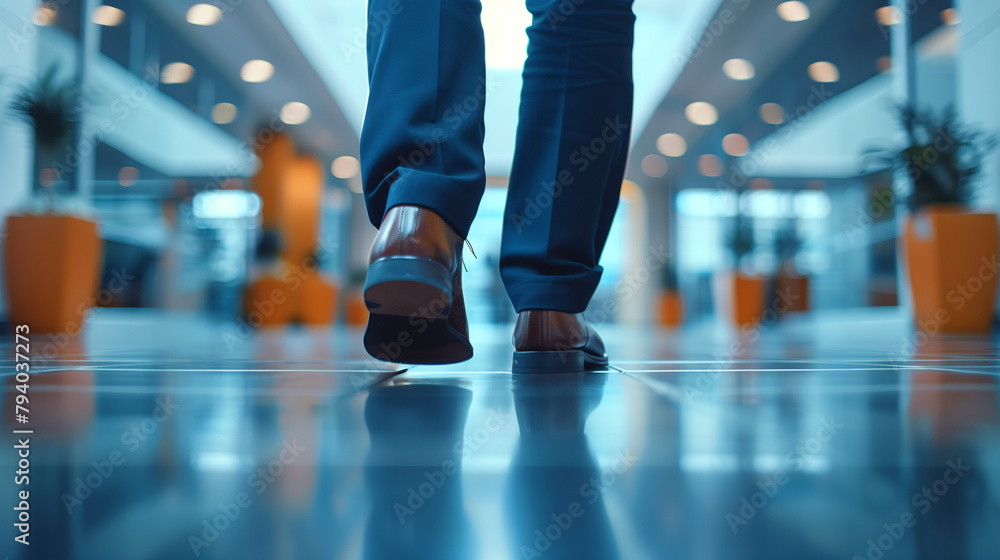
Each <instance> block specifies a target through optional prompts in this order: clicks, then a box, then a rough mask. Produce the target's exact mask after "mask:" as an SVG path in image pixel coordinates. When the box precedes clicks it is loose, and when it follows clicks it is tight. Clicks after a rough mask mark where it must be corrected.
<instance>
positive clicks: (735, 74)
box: [722, 58, 755, 81]
mask: <svg viewBox="0 0 1000 560" xmlns="http://www.w3.org/2000/svg"><path fill="white" fill-rule="evenodd" d="M722 71H723V72H725V74H726V75H727V76H729V77H730V78H732V79H734V80H740V81H742V80H749V79H751V78H753V77H754V73H755V72H754V68H753V64H752V63H751V62H750V61H749V60H746V59H743V58H731V59H729V60H727V61H726V62H725V63H723V64H722Z"/></svg>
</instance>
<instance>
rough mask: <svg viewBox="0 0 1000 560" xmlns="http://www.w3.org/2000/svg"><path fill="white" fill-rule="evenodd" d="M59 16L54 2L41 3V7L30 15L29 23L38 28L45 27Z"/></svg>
mask: <svg viewBox="0 0 1000 560" xmlns="http://www.w3.org/2000/svg"><path fill="white" fill-rule="evenodd" d="M57 15H59V7H58V6H57V5H56V3H55V2H43V3H42V5H41V6H39V7H37V8H35V12H34V13H33V14H31V23H34V24H35V25H37V26H39V27H45V26H47V25H51V24H52V22H54V21H55V20H56V16H57Z"/></svg>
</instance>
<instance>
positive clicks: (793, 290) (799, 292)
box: [774, 220, 809, 313]
mask: <svg viewBox="0 0 1000 560" xmlns="http://www.w3.org/2000/svg"><path fill="white" fill-rule="evenodd" d="M801 248H802V239H801V238H800V237H799V234H798V231H796V229H795V222H794V221H793V220H789V221H788V222H787V223H786V224H785V225H784V227H782V228H781V229H780V230H779V231H778V234H777V236H775V238H774V254H775V255H776V256H777V257H778V272H777V274H775V277H774V289H775V297H776V298H777V297H781V298H782V301H788V302H790V303H787V304H782V305H780V306H779V305H775V309H776V310H777V311H778V312H779V313H786V312H789V311H808V310H809V277H808V276H806V275H803V274H801V273H800V272H799V271H798V269H797V268H796V266H795V257H796V255H798V253H799V250H800V249H801Z"/></svg>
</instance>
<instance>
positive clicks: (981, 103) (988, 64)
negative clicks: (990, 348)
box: [955, 0, 1000, 310]
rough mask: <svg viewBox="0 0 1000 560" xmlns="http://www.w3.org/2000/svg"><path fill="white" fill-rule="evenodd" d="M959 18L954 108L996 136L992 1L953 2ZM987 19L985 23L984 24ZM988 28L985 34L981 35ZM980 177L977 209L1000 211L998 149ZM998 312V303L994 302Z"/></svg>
mask: <svg viewBox="0 0 1000 560" xmlns="http://www.w3.org/2000/svg"><path fill="white" fill-rule="evenodd" d="M955 6H956V7H957V8H958V13H960V14H961V15H962V23H960V24H959V29H960V31H961V32H962V36H961V38H960V39H959V51H958V71H957V78H958V84H957V89H958V92H957V93H958V105H959V115H960V116H961V117H962V120H963V121H964V122H968V123H974V124H975V125H976V126H978V127H981V128H983V129H985V130H987V131H989V132H990V133H992V134H993V135H995V136H997V137H1000V95H998V93H997V92H998V91H1000V60H998V59H997V53H1000V28H998V27H996V26H995V24H994V25H990V24H989V22H990V21H993V20H995V19H996V17H998V16H997V2H996V0H956V3H955ZM987 20H989V21H987ZM985 29H989V31H988V32H984V30H985ZM984 163H985V165H984V168H985V170H984V173H983V175H982V177H980V181H981V182H980V183H979V185H980V187H981V188H980V191H979V197H978V200H977V203H978V204H977V206H978V207H979V209H981V210H989V211H992V212H997V211H998V210H1000V150H996V149H995V150H994V151H993V153H992V155H991V156H990V157H989V158H988V160H987V161H986V162H984ZM997 309H998V310H1000V301H998V302H997Z"/></svg>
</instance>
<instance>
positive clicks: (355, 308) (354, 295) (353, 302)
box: [344, 290, 368, 327]
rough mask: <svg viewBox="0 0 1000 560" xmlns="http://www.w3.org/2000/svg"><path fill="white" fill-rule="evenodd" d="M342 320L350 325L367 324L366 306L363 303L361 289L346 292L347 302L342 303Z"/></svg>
mask: <svg viewBox="0 0 1000 560" xmlns="http://www.w3.org/2000/svg"><path fill="white" fill-rule="evenodd" d="M344 306H345V308H346V309H345V312H344V321H345V322H346V323H347V324H348V325H351V326H352V327H363V326H365V325H367V324H368V307H367V306H366V305H365V298H364V296H363V295H362V294H361V290H355V291H352V292H350V293H349V294H347V302H346V303H345V304H344Z"/></svg>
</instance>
